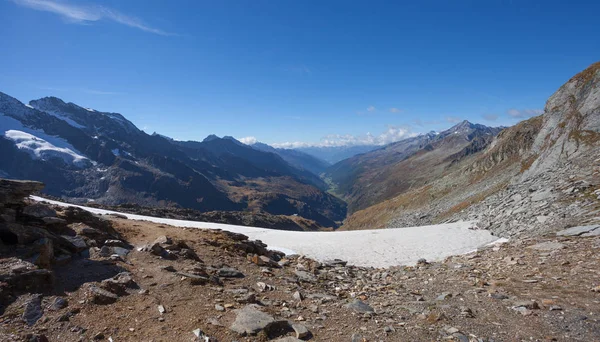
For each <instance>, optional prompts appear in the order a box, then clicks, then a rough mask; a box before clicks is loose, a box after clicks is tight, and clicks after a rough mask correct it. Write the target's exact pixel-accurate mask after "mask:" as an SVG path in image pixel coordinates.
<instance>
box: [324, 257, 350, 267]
mask: <svg viewBox="0 0 600 342" xmlns="http://www.w3.org/2000/svg"><path fill="white" fill-rule="evenodd" d="M323 264H324V265H325V266H329V267H334V266H346V265H347V264H348V262H347V261H344V260H340V259H332V260H325V261H323Z"/></svg>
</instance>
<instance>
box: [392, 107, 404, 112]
mask: <svg viewBox="0 0 600 342" xmlns="http://www.w3.org/2000/svg"><path fill="white" fill-rule="evenodd" d="M400 112H402V109H398V108H396V107H392V108H390V113H400Z"/></svg>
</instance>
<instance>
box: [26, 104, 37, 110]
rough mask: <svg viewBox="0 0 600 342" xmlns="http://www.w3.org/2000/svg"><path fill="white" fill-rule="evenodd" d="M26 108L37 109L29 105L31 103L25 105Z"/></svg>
mask: <svg viewBox="0 0 600 342" xmlns="http://www.w3.org/2000/svg"><path fill="white" fill-rule="evenodd" d="M25 107H29V108H31V109H35V108H33V107H32V106H31V105H30V104H29V103H25Z"/></svg>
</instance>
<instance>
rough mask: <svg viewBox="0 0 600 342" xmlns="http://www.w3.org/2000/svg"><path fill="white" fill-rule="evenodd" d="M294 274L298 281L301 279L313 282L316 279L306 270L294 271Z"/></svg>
mask: <svg viewBox="0 0 600 342" xmlns="http://www.w3.org/2000/svg"><path fill="white" fill-rule="evenodd" d="M294 274H295V275H296V277H298V280H299V281H303V282H305V283H314V282H316V281H317V278H316V277H315V276H314V275H312V274H311V273H308V272H306V271H295V272H294Z"/></svg>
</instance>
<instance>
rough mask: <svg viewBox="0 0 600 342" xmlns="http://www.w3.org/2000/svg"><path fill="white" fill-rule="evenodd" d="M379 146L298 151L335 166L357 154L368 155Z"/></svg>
mask: <svg viewBox="0 0 600 342" xmlns="http://www.w3.org/2000/svg"><path fill="white" fill-rule="evenodd" d="M380 147H381V146H378V145H354V146H309V147H298V148H295V150H296V151H300V152H304V153H307V154H310V155H311V156H314V157H316V158H319V159H322V160H325V161H326V162H328V163H330V164H335V163H337V162H339V161H341V160H344V159H347V158H350V157H353V156H355V155H357V154H361V153H366V152H369V151H373V150H375V149H378V148H380Z"/></svg>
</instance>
